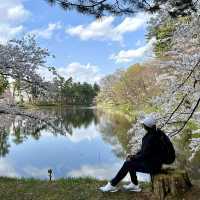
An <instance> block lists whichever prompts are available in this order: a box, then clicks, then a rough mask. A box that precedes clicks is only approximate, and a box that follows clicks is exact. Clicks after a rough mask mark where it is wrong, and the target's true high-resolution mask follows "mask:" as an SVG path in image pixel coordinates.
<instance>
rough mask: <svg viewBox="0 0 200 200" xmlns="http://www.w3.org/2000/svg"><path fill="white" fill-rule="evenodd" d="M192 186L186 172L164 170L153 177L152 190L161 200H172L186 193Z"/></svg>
mask: <svg viewBox="0 0 200 200" xmlns="http://www.w3.org/2000/svg"><path fill="white" fill-rule="evenodd" d="M191 186H192V184H191V182H190V179H189V177H188V174H187V172H186V171H184V170H177V169H170V168H167V169H162V171H161V173H159V174H156V175H152V189H153V192H154V193H155V195H156V196H157V197H158V198H159V199H160V200H163V199H171V198H173V197H177V196H180V195H182V194H183V193H185V192H186V191H188V190H189V189H190V187H191Z"/></svg>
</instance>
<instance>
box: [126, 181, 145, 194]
mask: <svg viewBox="0 0 200 200" xmlns="http://www.w3.org/2000/svg"><path fill="white" fill-rule="evenodd" d="M123 188H124V189H125V190H129V191H133V192H141V190H142V189H141V188H140V186H139V185H135V184H133V183H132V182H131V183H130V184H128V185H123Z"/></svg>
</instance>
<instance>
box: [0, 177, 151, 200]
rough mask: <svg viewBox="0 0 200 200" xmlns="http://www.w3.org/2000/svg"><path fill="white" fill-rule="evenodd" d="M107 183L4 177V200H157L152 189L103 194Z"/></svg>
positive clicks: (0, 191)
mask: <svg viewBox="0 0 200 200" xmlns="http://www.w3.org/2000/svg"><path fill="white" fill-rule="evenodd" d="M105 183H106V181H98V180H95V179H91V178H78V179H73V178H70V179H59V180H56V181H52V182H49V181H44V180H36V179H14V178H5V177H0V199H1V200H65V199H66V200H129V199H130V200H136V199H137V200H140V199H141V200H145V199H154V197H153V194H152V193H151V192H150V188H149V187H146V186H143V191H142V192H140V193H134V192H125V191H121V190H120V191H119V192H116V193H102V192H100V191H99V190H98V188H99V187H100V186H102V185H103V184H105Z"/></svg>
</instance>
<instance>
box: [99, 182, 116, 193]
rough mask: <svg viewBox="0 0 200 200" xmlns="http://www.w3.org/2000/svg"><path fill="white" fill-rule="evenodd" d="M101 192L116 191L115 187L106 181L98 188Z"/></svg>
mask: <svg viewBox="0 0 200 200" xmlns="http://www.w3.org/2000/svg"><path fill="white" fill-rule="evenodd" d="M99 189H100V190H101V191H102V192H117V191H118V189H117V187H114V186H112V185H111V184H110V182H108V183H107V184H106V185H105V186H102V187H100V188H99Z"/></svg>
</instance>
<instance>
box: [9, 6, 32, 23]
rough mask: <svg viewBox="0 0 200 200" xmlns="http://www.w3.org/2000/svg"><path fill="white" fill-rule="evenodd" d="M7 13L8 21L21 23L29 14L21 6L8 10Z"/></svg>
mask: <svg viewBox="0 0 200 200" xmlns="http://www.w3.org/2000/svg"><path fill="white" fill-rule="evenodd" d="M7 13H8V14H7V15H8V19H9V20H21V21H23V20H25V19H26V18H27V17H28V16H29V15H30V12H29V11H28V10H26V9H25V8H24V6H23V5H22V4H20V5H16V6H15V7H11V8H9V9H8V12H7Z"/></svg>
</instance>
